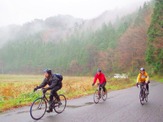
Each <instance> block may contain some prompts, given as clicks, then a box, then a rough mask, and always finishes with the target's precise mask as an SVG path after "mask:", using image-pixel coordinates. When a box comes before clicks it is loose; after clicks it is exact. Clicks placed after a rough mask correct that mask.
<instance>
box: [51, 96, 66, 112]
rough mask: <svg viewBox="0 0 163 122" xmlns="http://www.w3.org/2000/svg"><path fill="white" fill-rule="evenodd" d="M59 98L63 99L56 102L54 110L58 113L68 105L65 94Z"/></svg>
mask: <svg viewBox="0 0 163 122" xmlns="http://www.w3.org/2000/svg"><path fill="white" fill-rule="evenodd" d="M59 98H60V100H61V103H55V105H54V111H55V112H56V113H58V114H60V113H62V112H63V111H64V110H65V108H66V105H67V100H66V97H65V96H64V95H59Z"/></svg>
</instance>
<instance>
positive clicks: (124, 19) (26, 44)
mask: <svg viewBox="0 0 163 122" xmlns="http://www.w3.org/2000/svg"><path fill="white" fill-rule="evenodd" d="M152 11H153V8H152V5H151V3H145V4H144V6H142V7H140V9H139V10H138V11H135V12H132V13H130V14H127V15H123V16H121V17H116V19H115V20H114V22H112V21H111V22H109V20H108V22H103V23H102V24H101V27H100V26H99V27H98V28H96V29H91V28H89V26H87V27H88V28H85V27H86V26H85V24H86V21H84V20H82V19H74V18H72V17H70V16H67V17H68V18H69V19H68V18H67V19H66V20H69V21H66V22H65V21H61V20H64V19H63V16H60V17H59V18H60V19H59V18H58V17H57V18H55V17H52V18H48V19H47V20H45V21H41V20H35V21H34V22H32V23H33V24H32V23H28V24H27V26H25V25H24V26H23V28H21V29H23V30H24V33H23V34H22V33H19V34H20V35H21V36H19V37H20V38H17V39H14V40H13V38H12V40H10V41H9V42H8V43H6V44H5V45H4V46H3V47H2V48H1V49H0V70H1V72H2V73H40V72H41V71H42V69H44V68H46V67H50V68H52V69H55V70H56V71H58V72H61V73H63V74H68V75H85V74H93V73H94V72H95V71H96V69H97V67H100V68H102V69H103V70H104V71H105V72H109V73H114V72H133V73H134V72H136V71H137V70H138V68H139V67H140V66H143V67H144V66H146V61H145V55H146V54H145V51H146V47H147V41H146V40H147V31H148V27H149V26H150V20H151V15H152ZM106 14H107V12H106V13H105V16H106ZM97 20H98V18H97ZM36 21H37V22H36ZM35 22H36V23H38V22H39V23H44V24H41V27H40V24H34V23H35ZM45 22H47V23H46V24H45ZM57 22H58V23H57ZM74 23H75V24H74ZM42 25H45V27H44V29H45V28H47V29H46V31H45V30H42ZM74 25H75V27H74ZM95 25H96V24H95ZM58 27H59V28H58ZM61 27H62V28H61ZM35 28H37V31H36V30H35ZM38 28H39V29H38ZM57 28H58V29H57ZM83 28H84V29H83ZM28 30H32V32H30V31H28ZM38 30H39V31H38ZM47 30H48V31H47ZM56 31H57V32H56ZM20 32H23V31H20ZM53 40H56V41H53Z"/></svg>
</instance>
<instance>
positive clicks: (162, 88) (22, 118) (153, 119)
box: [0, 82, 163, 122]
mask: <svg viewBox="0 0 163 122" xmlns="http://www.w3.org/2000/svg"><path fill="white" fill-rule="evenodd" d="M138 94H139V89H138V88H137V87H132V88H128V89H124V90H118V91H113V92H110V93H108V99H107V101H105V102H103V101H101V102H100V103H98V104H94V103H93V96H92V95H90V96H86V97H81V98H79V99H74V100H69V101H68V103H67V104H68V105H67V108H66V110H65V111H64V112H63V113H62V114H56V113H54V112H53V113H50V114H49V113H46V114H45V116H44V117H43V118H42V119H41V120H39V122H163V84H161V83H158V82H152V83H151V84H150V94H149V102H148V103H146V104H145V105H143V106H142V105H141V104H140V102H139V97H138ZM0 122H35V120H33V119H32V118H31V117H30V115H29V106H27V107H23V108H19V109H15V110H12V111H7V112H5V113H1V114H0Z"/></svg>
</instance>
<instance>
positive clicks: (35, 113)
mask: <svg viewBox="0 0 163 122" xmlns="http://www.w3.org/2000/svg"><path fill="white" fill-rule="evenodd" d="M46 109H47V104H46V101H45V100H44V99H43V98H38V99H36V100H35V101H34V102H33V103H32V105H31V108H30V115H31V117H32V118H33V119H34V120H39V119H41V118H42V117H43V116H44V114H45V112H46Z"/></svg>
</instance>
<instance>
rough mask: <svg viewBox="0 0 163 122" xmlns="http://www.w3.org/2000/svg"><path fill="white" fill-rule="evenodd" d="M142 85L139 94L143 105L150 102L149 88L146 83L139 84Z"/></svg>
mask: <svg viewBox="0 0 163 122" xmlns="http://www.w3.org/2000/svg"><path fill="white" fill-rule="evenodd" d="M139 85H140V94H139V99H140V103H141V105H144V104H145V102H146V103H147V102H148V93H147V88H146V84H145V83H144V84H139Z"/></svg>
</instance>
